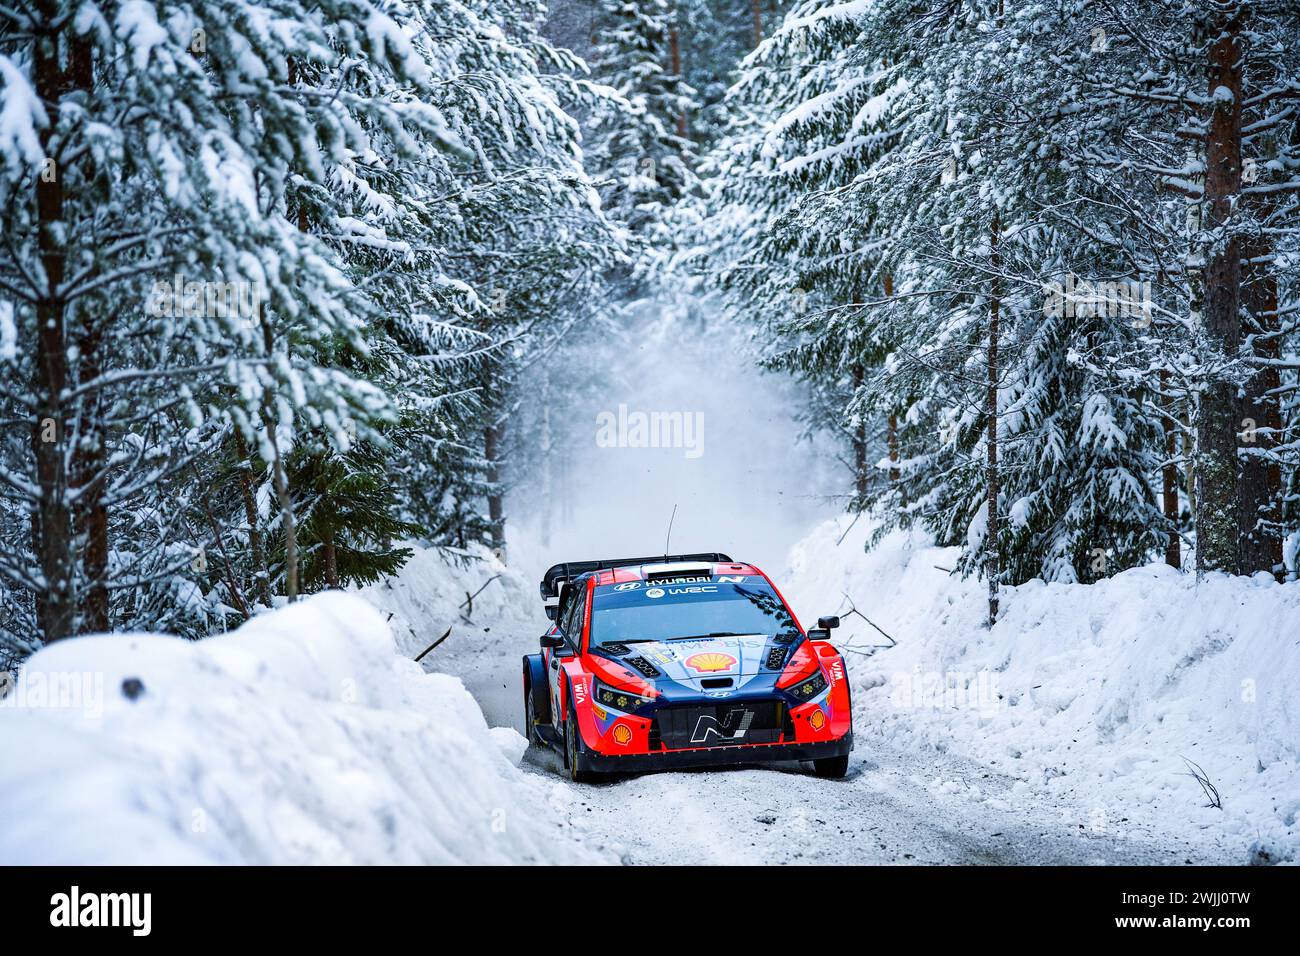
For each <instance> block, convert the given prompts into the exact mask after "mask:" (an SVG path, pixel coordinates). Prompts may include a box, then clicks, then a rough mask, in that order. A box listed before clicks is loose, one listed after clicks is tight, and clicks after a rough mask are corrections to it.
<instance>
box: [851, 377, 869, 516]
mask: <svg viewBox="0 0 1300 956" xmlns="http://www.w3.org/2000/svg"><path fill="white" fill-rule="evenodd" d="M866 381H867V372H866V369H864V368H863V367H862V366H861V365H854V366H853V394H854V395H855V396H856V395H857V393H858V390H859V389H861V388H862V386H863V385H864V384H866ZM867 437H868V436H867V421H866V419H865V418H862V417H861V416H859V418H858V422H857V424H856V425H854V426H853V490H854V502H853V505H854V508H861V507H862V506H863V503H864V502H865V501H866V500H867V491H868V490H869V489H870V486H871V480H870V479H871V476H870V474H869V473H868V470H867Z"/></svg>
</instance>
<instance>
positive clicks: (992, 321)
mask: <svg viewBox="0 0 1300 956" xmlns="http://www.w3.org/2000/svg"><path fill="white" fill-rule="evenodd" d="M1001 228H1002V227H1001V223H1000V221H999V218H998V217H997V216H996V215H994V217H993V224H992V226H991V227H990V229H989V247H990V249H991V250H992V252H991V254H990V257H989V262H990V266H991V272H992V275H993V289H992V295H991V296H990V297H989V348H988V360H987V363H986V365H987V375H988V378H987V382H986V391H985V395H984V414H985V415H986V416H987V417H988V436H987V444H988V456H987V459H986V462H985V471H984V480H985V483H986V484H987V486H988V521H987V523H986V527H985V532H984V534H985V537H984V575H985V577H986V578H987V579H988V586H989V621H988V625H989V627H992V626H993V625H994V624H996V623H997V622H998V601H999V595H998V579H999V577H1000V576H1001V573H1002V552H1001V549H1000V548H999V545H998V535H999V531H1000V529H999V526H998V496H999V494H1000V490H1001V489H1000V488H999V484H1000V482H999V475H998V337H999V335H1000V334H1001V329H1000V328H999V325H1000V319H1001V316H1000V314H999V313H1000V312H1001V309H1002V300H1001V295H1002V291H1001V283H1000V282H998V275H997V273H998V269H999V268H1001V266H1002V256H1001V254H1000V253H999V251H998V239H999V233H1000V232H1001Z"/></svg>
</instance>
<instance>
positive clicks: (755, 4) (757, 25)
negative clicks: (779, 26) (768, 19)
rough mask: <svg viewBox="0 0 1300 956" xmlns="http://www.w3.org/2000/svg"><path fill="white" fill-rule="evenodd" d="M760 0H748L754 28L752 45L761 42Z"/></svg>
mask: <svg viewBox="0 0 1300 956" xmlns="http://www.w3.org/2000/svg"><path fill="white" fill-rule="evenodd" d="M761 2H762V0H749V14H750V19H751V20H752V21H753V28H754V46H758V45H759V44H760V43H762V42H763V9H762V6H761Z"/></svg>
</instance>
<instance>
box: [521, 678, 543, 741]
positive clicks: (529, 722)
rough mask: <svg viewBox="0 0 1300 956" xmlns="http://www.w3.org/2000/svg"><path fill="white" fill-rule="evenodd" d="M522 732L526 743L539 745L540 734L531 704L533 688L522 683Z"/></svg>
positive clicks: (533, 707)
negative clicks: (526, 739) (526, 740)
mask: <svg viewBox="0 0 1300 956" xmlns="http://www.w3.org/2000/svg"><path fill="white" fill-rule="evenodd" d="M524 732H525V736H526V737H527V738H528V745H529V746H530V747H531V746H541V743H542V735H541V734H539V733H538V732H537V711H536V707H535V706H534V704H533V688H532V686H531V685H530V684H528V683H527V682H525V683H524Z"/></svg>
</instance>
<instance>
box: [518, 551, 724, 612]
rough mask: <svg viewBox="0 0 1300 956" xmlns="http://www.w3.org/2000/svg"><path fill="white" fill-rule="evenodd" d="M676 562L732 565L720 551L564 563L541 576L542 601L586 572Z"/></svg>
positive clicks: (557, 595) (557, 592) (558, 592)
mask: <svg viewBox="0 0 1300 956" xmlns="http://www.w3.org/2000/svg"><path fill="white" fill-rule="evenodd" d="M677 561H708V562H709V563H710V564H734V563H735V562H733V561H732V560H731V558H729V557H728V556H727V555H725V554H723V553H721V552H720V551H711V552H709V553H707V554H656V555H652V556H650V557H648V558H612V559H609V560H605V561H566V562H564V563H563V564H557V565H555V566H554V567H553V568H551V569H550V570H549V571H547V572H546V574H545V575H543V576H542V587H541V591H542V600H543V601H547V600H549V599H551V598H555V597H559V596H560V582H562V581H572V580H573V579H574V578H576V577H577V576H578V575H580V574H586V573H587V572H588V571H604V570H607V569H608V568H623V567H628V566H632V565H638V566H639V565H642V564H664V563H666V562H677Z"/></svg>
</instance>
